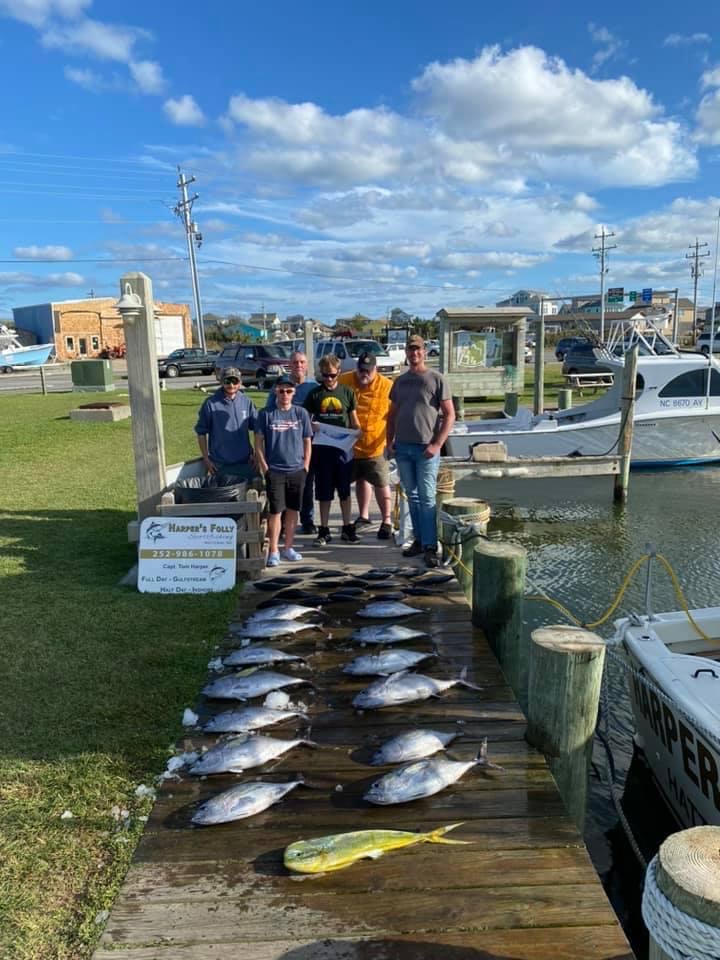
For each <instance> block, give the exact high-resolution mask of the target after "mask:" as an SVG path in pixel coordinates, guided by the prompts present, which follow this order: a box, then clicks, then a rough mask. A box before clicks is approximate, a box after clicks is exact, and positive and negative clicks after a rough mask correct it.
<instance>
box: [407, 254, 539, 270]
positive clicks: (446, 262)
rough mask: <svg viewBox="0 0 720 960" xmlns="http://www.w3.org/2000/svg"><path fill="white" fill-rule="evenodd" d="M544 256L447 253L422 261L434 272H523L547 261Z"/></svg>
mask: <svg viewBox="0 0 720 960" xmlns="http://www.w3.org/2000/svg"><path fill="white" fill-rule="evenodd" d="M547 259H548V258H547V257H546V256H542V255H532V254H525V253H497V252H493V251H489V252H487V253H470V252H467V251H466V252H463V253H447V254H444V255H442V256H439V257H430V258H428V259H427V260H426V261H424V263H425V265H426V266H429V267H432V268H433V269H435V270H480V269H483V268H487V267H490V268H492V269H510V270H525V269H528V268H529V267H534V266H536V265H537V264H538V263H542V262H543V261H545V260H547Z"/></svg>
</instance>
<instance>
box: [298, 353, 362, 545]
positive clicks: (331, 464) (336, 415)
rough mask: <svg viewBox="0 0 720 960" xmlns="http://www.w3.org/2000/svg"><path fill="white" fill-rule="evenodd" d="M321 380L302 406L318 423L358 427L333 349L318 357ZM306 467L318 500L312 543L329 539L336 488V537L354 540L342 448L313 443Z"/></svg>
mask: <svg viewBox="0 0 720 960" xmlns="http://www.w3.org/2000/svg"><path fill="white" fill-rule="evenodd" d="M318 367H319V368H320V379H321V381H322V382H321V383H320V385H319V386H318V387H316V388H315V389H314V390H312V391H311V392H310V393H309V394H308V396H307V397H306V398H305V409H306V410H307V412H308V413H309V414H310V416H311V417H312V418H313V420H314V421H315V422H316V423H318V424H320V423H328V424H330V425H331V426H334V427H345V428H347V427H352V428H353V429H355V430H359V429H360V424H359V422H358V418H357V413H356V410H355V408H356V403H355V394H354V393H353V391H352V390H351V389H350V387H347V386H345V385H343V384H340V383H338V375H339V373H340V361H339V360H338V358H337V357H336V356H335V354H334V353H329V354H327V355H326V356H324V357H321V358H320V362H319V363H318ZM310 467H311V470H312V473H313V477H314V478H315V496H316V497H317V499H318V502H319V503H320V526H319V527H318V535H317V539H316V540H315V541H314V543H315V546H316V547H321V546H323V544H326V543H330V542H331V540H332V536H331V534H330V527H329V525H328V524H329V522H330V504H331V503H332V500H333V497H334V496H335V491H336V490H337V494H338V499H339V500H340V510H341V511H342V523H343V526H342V534H341V537H340V539H341V540H345V541H347V542H348V543H356V542H357V539H358V535H357V533H356V532H355V527H354V526H353V524H352V523H351V521H350V483H351V479H352V461H351V460H350V461H348V460H346V459H345V455H344V454H343V451H342V450H339V449H338V448H337V447H331V446H325V445H320V444H314V445H313V450H312V460H311V461H310Z"/></svg>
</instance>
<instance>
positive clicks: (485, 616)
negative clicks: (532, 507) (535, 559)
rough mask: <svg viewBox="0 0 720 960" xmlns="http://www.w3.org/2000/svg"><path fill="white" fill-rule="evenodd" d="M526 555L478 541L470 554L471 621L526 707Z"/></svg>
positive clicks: (516, 549) (510, 546)
mask: <svg viewBox="0 0 720 960" xmlns="http://www.w3.org/2000/svg"><path fill="white" fill-rule="evenodd" d="M526 568H527V553H526V552H525V550H524V549H523V548H522V547H519V546H517V545H515V544H512V543H500V542H499V541H496V540H482V541H480V542H479V543H477V545H476V546H475V549H474V551H473V588H472V621H473V623H474V624H475V625H476V626H478V627H482V629H483V631H484V632H485V636H486V637H487V639H488V643H489V644H490V646H491V647H492V650H493V652H494V654H495V656H496V657H497V658H498V660H499V661H500V666H501V667H502V669H503V672H504V674H505V677H506V678H507V681H508V683H509V684H510V686H511V687H512V690H513V692H514V694H515V696H516V697H517V698H518V700H519V702H520V705H521V706H522V707H523V709H525V704H526V703H527V676H528V674H527V653H526V650H525V644H524V642H523V630H522V614H523V597H524V595H525V572H526Z"/></svg>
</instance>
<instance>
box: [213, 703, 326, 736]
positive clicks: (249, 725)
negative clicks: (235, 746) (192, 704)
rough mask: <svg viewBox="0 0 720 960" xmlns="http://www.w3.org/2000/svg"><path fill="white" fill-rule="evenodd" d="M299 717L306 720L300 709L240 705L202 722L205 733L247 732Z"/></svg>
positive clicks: (306, 716)
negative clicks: (235, 708)
mask: <svg viewBox="0 0 720 960" xmlns="http://www.w3.org/2000/svg"><path fill="white" fill-rule="evenodd" d="M293 717H300V718H301V719H303V720H307V718H308V715H307V714H306V713H303V711H302V710H273V709H272V708H271V707H241V708H240V709H239V710H224V711H223V712H222V713H218V714H216V715H215V716H214V717H211V718H210V719H209V720H208V721H206V723H204V724H203V730H204V731H205V733H249V732H250V731H251V730H262V729H263V727H269V726H271V725H272V724H273V723H282V722H283V720H291V719H292V718H293Z"/></svg>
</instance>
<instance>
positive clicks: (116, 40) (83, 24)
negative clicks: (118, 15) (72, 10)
mask: <svg viewBox="0 0 720 960" xmlns="http://www.w3.org/2000/svg"><path fill="white" fill-rule="evenodd" d="M148 36H149V34H148V32H147V31H146V30H141V29H140V28H139V27H126V26H121V25H117V24H111V23H102V22H101V21H99V20H90V19H85V20H79V21H78V22H77V23H73V24H69V25H65V26H59V25H54V26H50V27H48V29H47V30H45V31H44V32H43V33H42V34H41V37H40V42H41V43H42V45H43V46H44V47H47V48H48V49H59V50H63V51H64V52H65V53H75V54H90V55H91V56H94V57H97V58H98V59H99V60H116V61H118V62H120V63H129V61H130V60H131V59H132V55H133V48H134V46H135V43H136V42H137V40H138V39H140V38H147V37H148Z"/></svg>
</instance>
